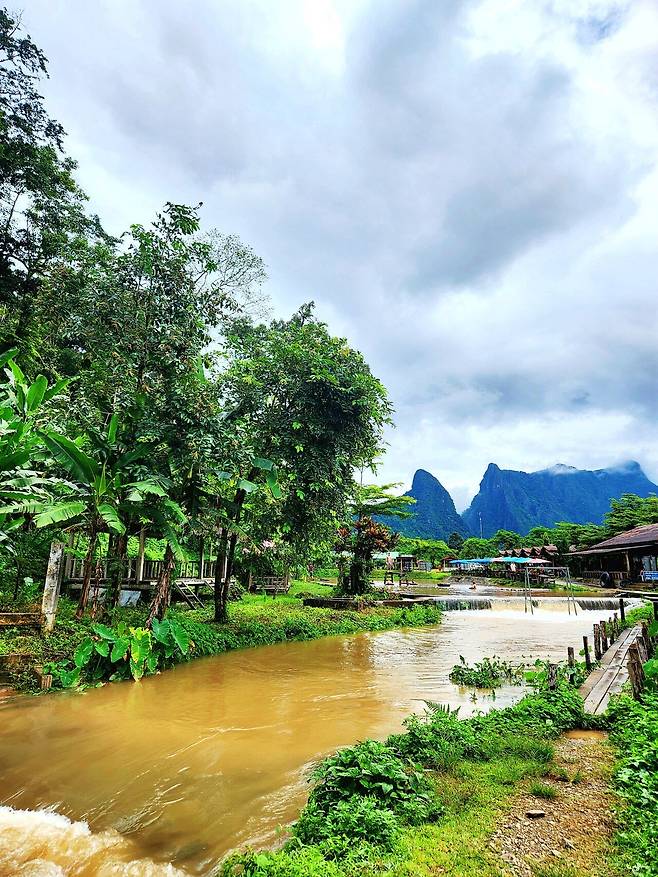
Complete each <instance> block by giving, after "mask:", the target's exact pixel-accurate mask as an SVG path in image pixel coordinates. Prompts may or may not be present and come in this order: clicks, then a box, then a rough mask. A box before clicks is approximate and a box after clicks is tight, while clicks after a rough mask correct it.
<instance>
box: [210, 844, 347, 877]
mask: <svg viewBox="0 0 658 877" xmlns="http://www.w3.org/2000/svg"><path fill="white" fill-rule="evenodd" d="M219 874H220V875H221V877H238V875H239V877H342V871H341V870H339V868H338V866H337V865H336V864H334V863H333V862H330V861H327V859H326V858H325V857H324V856H323V855H322V852H321V851H320V850H319V849H318V848H317V847H303V848H302V849H299V850H292V851H288V850H278V851H277V852H262V853H254V852H247V853H238V854H236V855H234V856H230V857H229V858H228V859H227V860H226V861H225V862H224V863H223V865H222V867H221V870H220V872H219Z"/></svg>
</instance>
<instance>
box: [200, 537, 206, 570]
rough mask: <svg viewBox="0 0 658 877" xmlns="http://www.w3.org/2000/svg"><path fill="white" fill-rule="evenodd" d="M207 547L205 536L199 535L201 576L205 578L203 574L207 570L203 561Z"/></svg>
mask: <svg viewBox="0 0 658 877" xmlns="http://www.w3.org/2000/svg"><path fill="white" fill-rule="evenodd" d="M205 547H206V542H205V539H204V538H203V536H199V578H200V579H202V578H203V574H204V572H205V570H204V563H203V555H204V551H205Z"/></svg>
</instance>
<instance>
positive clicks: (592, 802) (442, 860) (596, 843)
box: [221, 607, 658, 877]
mask: <svg viewBox="0 0 658 877" xmlns="http://www.w3.org/2000/svg"><path fill="white" fill-rule="evenodd" d="M650 612H651V610H650V608H647V607H643V608H641V609H639V610H634V611H633V612H632V613H629V618H628V623H629V624H630V623H632V622H633V621H635V620H639V619H640V618H647V617H648V616H649V614H650ZM646 669H647V675H648V676H649V677H650V676H651V668H650V667H649V666H648V665H647V668H646ZM649 684H651V683H649ZM405 725H406V731H405V733H403V734H399V735H394V736H392V737H390V738H389V739H388V740H387V741H386V743H385V744H379V743H376V742H375V741H364V742H363V743H360V744H357V745H356V746H353V747H350V748H348V749H345V750H342V751H340V752H339V753H337V755H336V756H333V757H331V758H329V759H327V760H326V761H325V762H324V763H323V765H320V767H319V768H318V769H317V770H316V772H315V775H314V780H315V785H314V788H313V790H312V792H311V795H310V798H309V802H308V804H307V805H306V807H305V808H304V809H303V810H302V811H301V814H300V818H299V820H298V821H297V822H296V823H294V824H293V825H292V826H291V829H290V832H291V835H292V838H291V840H289V841H287V843H286V844H285V845H284V847H283V849H281V850H278V851H275V852H269V851H267V852H260V853H250V852H247V853H243V854H238V855H236V856H234V857H233V858H231V859H229V860H228V861H227V862H226V863H225V864H224V866H223V869H222V870H221V874H222V877H233V875H236V874H243V875H245V877H283V875H286V877H319V875H329V877H356V875H361V874H363V875H382V877H411V875H420V877H423V875H426V877H430V875H436V874H451V875H455V877H476V875H477V877H501V875H506V877H622V875H626V874H637V875H641V877H656V875H658V695H654V694H651V693H647V694H645V696H644V698H643V700H642V702H636V701H633V700H632V699H631V698H630V697H628V696H626V695H622V696H620V697H618V698H617V699H616V700H615V701H614V702H613V704H612V706H611V709H610V710H609V713H608V714H607V715H606V716H603V717H593V716H589V715H586V714H585V713H584V711H583V702H582V699H581V697H580V696H579V694H578V693H577V692H576V691H575V690H574V689H573V688H571V687H570V686H568V685H567V684H566V683H565V682H561V683H560V687H559V688H558V690H556V691H548V690H545V689H542V690H538V691H535V693H533V694H529V695H527V696H526V697H525V698H524V699H523V700H521V701H520V702H519V703H518V704H516V705H514V706H512V707H508V708H506V709H503V710H498V711H492V712H490V713H489V714H488V715H486V716H476V717H473V718H470V719H466V720H463V721H459V720H458V718H457V715H456V713H455V712H454V711H453V712H452V713H451V712H449V711H446V710H443V709H440V708H430V710H429V712H428V714H427V715H426V717H425V718H419V717H418V716H412V717H410V718H409V719H408V720H407V721H406V722H405ZM608 731H609V733H610V737H608ZM412 777H414V778H415V779H414V782H412V781H411V778H412ZM414 783H415V785H414Z"/></svg>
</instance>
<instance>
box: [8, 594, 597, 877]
mask: <svg viewBox="0 0 658 877" xmlns="http://www.w3.org/2000/svg"><path fill="white" fill-rule="evenodd" d="M599 614H600V613H592V612H580V613H579V614H578V616H574V615H568V614H567V612H566V606H565V605H564V604H562V605H556V604H555V603H554V602H553V603H552V604H551V605H550V608H546V609H543V608H540V609H539V610H535V614H534V615H533V616H530V615H526V614H524V612H523V602H522V601H521V602H520V603H510V602H506V604H505V608H504V609H501V610H492V611H478V612H451V613H446V614H445V615H444V620H443V623H442V624H441V625H440V626H439V627H434V628H422V629H413V630H402V631H401V630H398V631H390V632H385V633H377V634H358V635H354V636H344V637H331V638H327V639H323V640H317V641H315V642H307V643H287V644H282V645H277V646H268V647H263V648H258V649H249V650H244V651H238V652H232V653H228V654H225V655H220V656H217V657H213V658H206V659H203V660H199V661H195V662H193V663H190V664H186V665H182V666H180V667H177V668H176V669H175V670H172V671H169V672H167V673H164V674H162V675H161V676H155V677H151V678H148V679H144V680H142V681H141V682H140V683H121V684H116V685H107V686H105V687H103V688H100V689H94V690H90V691H86V692H84V693H82V694H74V693H71V694H69V693H66V694H59V695H52V696H48V697H42V698H14V699H11V700H9V701H5V702H4V704H2V705H1V706H0V728H1V729H2V738H1V743H0V804H4V805H7V806H6V807H4V808H1V807H0V875H3V877H5V875H21V877H25V875H28V874H29V875H31V877H33V875H49V877H60V875H62V877H63V875H75V877H90V875H105V874H107V875H109V874H112V875H116V874H123V875H133V874H134V875H140V877H141V875H149V874H153V875H155V874H158V875H160V874H173V873H177V872H175V871H174V870H173V868H172V867H171V866H170V865H169V864H166V865H165V864H164V863H172V864H173V866H175V867H176V868H178V869H181V870H182V871H183V872H184V873H186V874H209V873H210V872H211V871H212V869H213V866H214V865H216V864H217V863H218V862H219V861H220V860H221V858H222V857H223V855H225V854H226V852H227V851H228V850H230V849H233V848H236V847H239V846H242V845H244V844H247V843H248V844H251V845H254V846H265V845H271V844H273V843H275V842H276V841H277V828H278V826H280V825H285V824H286V823H289V822H290V821H291V820H293V819H294V818H295V817H296V814H297V813H298V811H299V809H300V807H301V806H302V805H303V803H304V800H305V797H306V795H307V792H308V786H307V782H306V778H307V776H308V772H309V769H310V767H311V765H312V764H313V762H314V761H316V760H317V759H319V758H320V757H322V756H323V755H326V754H327V753H329V752H331V751H333V750H335V749H336V748H337V747H339V746H342V745H345V744H349V743H353V742H355V741H356V740H359V739H362V738H364V737H379V738H383V737H385V736H386V735H387V734H389V733H391V732H393V731H397V730H398V729H400V727H401V724H402V720H403V718H404V717H405V716H406V715H408V714H409V713H410V712H412V711H422V710H423V708H424V702H425V701H426V700H433V701H440V702H443V703H449V704H451V705H453V706H457V705H459V706H460V707H461V713H460V715H462V716H464V715H468V714H469V713H471V712H472V711H473V710H474V709H488V708H490V706H491V704H492V700H491V698H490V697H487V696H486V695H481V694H479V695H478V700H477V702H475V703H474V702H472V701H471V693H470V691H468V690H465V689H461V688H459V687H457V686H455V685H453V684H452V683H450V681H449V679H448V672H449V670H450V668H451V667H452V665H453V664H455V663H456V662H457V661H458V659H459V655H460V654H461V655H464V657H465V658H466V659H467V660H469V661H473V660H476V659H479V658H481V657H483V656H485V655H494V654H496V655H498V656H500V657H502V658H506V659H512V660H515V661H516V660H522V659H523V658H524V657H526V658H529V657H533V658H534V657H540V658H553V659H556V658H559V659H562V658H564V657H565V655H566V648H567V646H569V645H572V646H575V647H576V648H578V647H579V645H580V643H581V642H582V635H583V634H584V633H589V631H590V630H591V627H592V622H593V621H597V620H598V615H599ZM519 695H520V689H518V688H515V687H506V688H503V689H501V690H499V692H498V693H497V696H496V702H495V703H496V705H498V706H500V705H503V704H505V703H509V702H511V701H512V700H514V699H516V698H518V697H519ZM10 808H13V809H10ZM41 808H50V809H52V810H53V811H56V814H59V815H56V814H55V813H43V812H38V813H34V812H16V811H18V810H20V811H23V810H28V811H34V810H39V809H41ZM63 817H68V819H65V818H63ZM69 820H72V822H69ZM144 859H148V860H153V862H155V863H161V864H158V865H154V864H149V863H148V862H145V861H143V860H144ZM136 860H140V861H136ZM27 862H31V863H33V864H32V865H25V868H26V869H27V870H24V869H22V866H21V863H27ZM35 863H36V864H35ZM118 863H122V864H118ZM128 863H132V864H128ZM34 868H37V870H34ZM39 868H40V869H41V870H39Z"/></svg>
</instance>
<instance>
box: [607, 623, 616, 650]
mask: <svg viewBox="0 0 658 877" xmlns="http://www.w3.org/2000/svg"><path fill="white" fill-rule="evenodd" d="M605 629H606V633H607V634H608V638H609V640H610V645H612V644H613V642H614V641H615V626H614V624H613V623H612V617H610V618H608V623H607V624H606V627H605Z"/></svg>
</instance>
